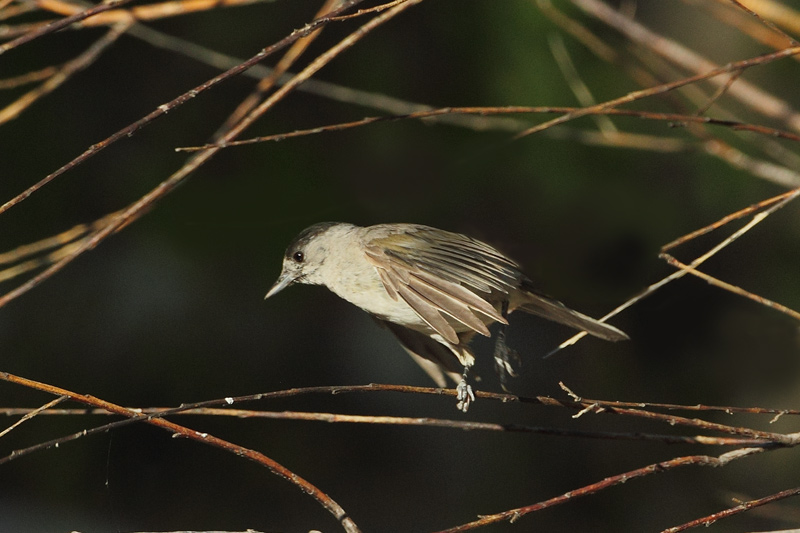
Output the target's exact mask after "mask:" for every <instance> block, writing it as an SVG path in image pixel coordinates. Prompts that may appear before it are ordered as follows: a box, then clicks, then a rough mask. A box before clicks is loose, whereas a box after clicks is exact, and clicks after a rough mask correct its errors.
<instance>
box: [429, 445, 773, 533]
mask: <svg viewBox="0 0 800 533" xmlns="http://www.w3.org/2000/svg"><path fill="white" fill-rule="evenodd" d="M761 451H763V449H762V448H740V449H737V450H734V451H731V452H727V453H724V454H722V455H720V456H719V457H713V456H709V455H690V456H685V457H676V458H674V459H670V460H668V461H662V462H660V463H654V464H651V465H648V466H645V467H642V468H637V469H636V470H631V471H629V472H625V473H623V474H617V475H616V476H611V477H607V478H605V479H604V480H602V481H598V482H597V483H592V484H591V485H586V486H584V487H581V488H579V489H576V490H571V491H569V492H566V493H564V494H562V495H560V496H556V497H555V498H551V499H549V500H545V501H543V502H539V503H535V504H533V505H528V506H525V507H519V508H517V509H511V510H508V511H504V512H502V513H497V514H493V515H485V516H481V517H480V518H479V519H478V520H475V521H473V522H469V523H467V524H462V525H460V526H456V527H453V528H449V529H444V530H442V531H439V532H437V533H459V532H462V531H470V530H473V529H477V528H479V527H483V526H488V525H490V524H496V523H498V522H510V523H514V522H516V521H517V520H519V519H520V518H522V517H523V516H525V515H526V514H529V513H533V512H536V511H541V510H543V509H547V508H550V507H555V506H556V505H560V504H562V503H568V502H571V501H573V500H575V499H576V498H581V497H583V496H590V495H592V494H597V493H598V492H600V491H602V490H605V489H608V488H611V487H614V486H617V485H622V484H624V483H627V482H628V481H631V480H634V479H638V478H642V477H646V476H650V475H652V474H660V473H663V472H667V471H670V470H675V469H676V468H681V467H685V466H725V465H727V464H728V463H730V462H732V461H735V460H738V459H742V458H744V457H748V456H750V455H753V454H755V453H759V452H761Z"/></svg>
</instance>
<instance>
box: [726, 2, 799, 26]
mask: <svg viewBox="0 0 800 533" xmlns="http://www.w3.org/2000/svg"><path fill="white" fill-rule="evenodd" d="M738 1H739V3H741V4H744V5H745V6H747V7H748V8H749V9H751V10H752V11H754V12H756V13H758V15H759V17H760V18H764V19H767V20H769V21H771V22H774V23H776V24H778V25H779V26H783V27H784V28H786V29H788V30H789V31H792V32H794V33H797V34H800V12H799V11H797V10H796V9H793V8H791V7H789V6H787V5H786V4H782V3H780V2H776V1H775V0H738Z"/></svg>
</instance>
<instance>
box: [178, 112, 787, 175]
mask: <svg viewBox="0 0 800 533" xmlns="http://www.w3.org/2000/svg"><path fill="white" fill-rule="evenodd" d="M544 113H548V114H552V113H556V114H564V113H566V114H572V113H580V114H582V115H584V116H585V115H609V116H625V117H636V118H639V119H643V120H653V121H660V122H668V123H670V124H671V125H674V124H675V123H685V122H693V123H699V124H708V125H714V126H720V127H724V128H730V129H732V130H736V131H749V132H752V133H758V134H761V135H765V136H768V137H773V138H774V137H779V138H783V139H787V140H791V141H795V142H800V135H798V134H795V133H791V132H788V131H783V130H778V129H775V128H770V127H767V126H761V125H757V124H746V123H743V122H737V121H734V120H721V119H715V118H712V117H706V116H697V115H681V114H677V113H654V112H651V111H636V110H630V109H615V108H601V107H592V108H585V107H553V106H531V107H529V106H503V107H444V108H439V109H426V110H421V111H416V112H413V113H409V114H406V115H388V116H382V117H364V118H362V119H359V120H355V121H352V122H343V123H337V124H329V125H326V126H317V127H314V128H309V129H304V130H297V131H293V132H286V133H277V134H273V135H266V136H262V137H255V138H252V139H243V140H240V141H233V142H225V143H223V142H217V143H209V144H205V145H202V146H189V147H178V148H176V149H175V150H176V151H179V152H196V151H200V150H208V149H211V148H227V147H231V146H243V145H248V144H255V143H261V142H270V141H272V142H278V141H284V140H286V139H291V138H294V137H303V136H306V135H316V134H319V133H327V132H334V131H342V130H348V129H352V128H358V127H363V126H368V125H371V124H376V123H380V122H393V121H398V120H427V119H431V118H435V117H441V116H447V115H481V116H491V115H504V114H544ZM795 185H800V184H795Z"/></svg>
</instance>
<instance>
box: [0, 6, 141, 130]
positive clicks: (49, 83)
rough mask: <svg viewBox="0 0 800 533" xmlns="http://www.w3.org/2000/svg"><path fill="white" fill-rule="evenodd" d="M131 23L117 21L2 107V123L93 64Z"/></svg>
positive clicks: (0, 116) (13, 117)
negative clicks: (34, 85)
mask: <svg viewBox="0 0 800 533" xmlns="http://www.w3.org/2000/svg"><path fill="white" fill-rule="evenodd" d="M131 24H133V21H132V20H131V19H128V20H123V21H120V22H117V23H115V24H114V25H113V26H111V28H109V30H108V31H107V32H106V33H105V34H104V35H103V36H102V37H100V38H99V39H97V40H96V41H95V42H94V43H92V45H91V46H90V47H89V48H87V49H86V51H85V52H83V53H82V54H81V55H79V56H78V57H76V58H75V59H73V60H71V61H68V62H67V63H65V64H64V66H63V67H61V68H60V69H58V71H57V72H56V73H54V74H53V75H52V76H50V77H49V78H47V80H46V81H45V82H44V83H42V84H41V85H40V86H39V87H37V88H35V89H33V90H31V91H28V92H27V93H25V94H23V95H22V96H20V97H19V98H18V99H17V100H15V101H14V102H12V103H10V104H9V105H7V106H6V107H4V108H3V109H0V125H3V124H4V123H6V122H8V121H9V120H12V119H15V118H17V117H18V116H19V115H20V113H22V112H23V111H24V110H25V109H27V108H28V107H30V106H31V105H32V104H33V103H34V102H36V100H38V99H39V98H41V97H43V96H45V95H47V94H50V93H51V92H53V91H55V90H56V89H57V88H59V87H60V86H61V85H63V84H64V83H65V82H66V81H67V80H68V79H69V78H70V77H71V76H72V75H73V74H75V73H76V72H79V71H81V70H83V69H85V68H86V67H88V66H89V65H91V64H92V63H93V62H94V61H95V60H96V59H97V58H98V57H100V54H102V53H103V51H104V50H106V49H107V48H108V47H109V46H111V45H112V44H114V42H116V40H117V39H119V38H120V37H121V36H122V35H123V34H124V33H125V32H126V31H127V30H128V28H130V27H131Z"/></svg>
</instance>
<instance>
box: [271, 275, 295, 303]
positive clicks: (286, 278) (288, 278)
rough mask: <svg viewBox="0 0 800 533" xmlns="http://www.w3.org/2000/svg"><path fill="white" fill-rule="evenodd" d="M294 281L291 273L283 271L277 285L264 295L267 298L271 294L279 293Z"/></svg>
mask: <svg viewBox="0 0 800 533" xmlns="http://www.w3.org/2000/svg"><path fill="white" fill-rule="evenodd" d="M292 283H294V277H292V275H291V274H289V273H288V272H281V275H280V277H279V278H278V281H276V282H275V285H273V286H272V288H271V289H270V290H269V292H268V293H267V295H266V296H264V299H265V300H266V299H267V298H269V297H270V296H274V295H276V294H278V293H279V292H281V291H282V290H283V289H285V288H286V287H288V286H289V285H291V284H292Z"/></svg>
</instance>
